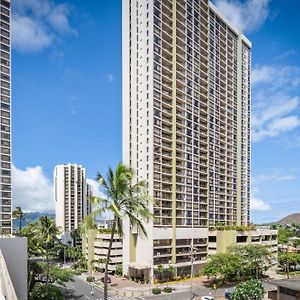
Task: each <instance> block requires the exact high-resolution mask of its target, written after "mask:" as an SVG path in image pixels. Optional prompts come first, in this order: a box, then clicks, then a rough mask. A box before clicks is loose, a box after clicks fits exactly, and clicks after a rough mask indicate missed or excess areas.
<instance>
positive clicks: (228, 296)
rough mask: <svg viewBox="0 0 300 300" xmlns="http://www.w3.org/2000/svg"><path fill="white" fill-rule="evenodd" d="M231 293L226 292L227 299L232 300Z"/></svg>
mask: <svg viewBox="0 0 300 300" xmlns="http://www.w3.org/2000/svg"><path fill="white" fill-rule="evenodd" d="M230 296H231V293H230V292H225V299H226V300H230V299H231V298H230Z"/></svg>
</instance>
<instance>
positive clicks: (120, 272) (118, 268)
mask: <svg viewBox="0 0 300 300" xmlns="http://www.w3.org/2000/svg"><path fill="white" fill-rule="evenodd" d="M115 274H116V275H117V276H122V275H123V267H122V264H118V265H116V271H115Z"/></svg>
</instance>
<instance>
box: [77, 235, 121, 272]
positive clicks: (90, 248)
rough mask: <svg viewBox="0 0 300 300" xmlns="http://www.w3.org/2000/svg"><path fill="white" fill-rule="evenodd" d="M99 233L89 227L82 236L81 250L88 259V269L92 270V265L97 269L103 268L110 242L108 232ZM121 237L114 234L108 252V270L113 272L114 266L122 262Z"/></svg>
mask: <svg viewBox="0 0 300 300" xmlns="http://www.w3.org/2000/svg"><path fill="white" fill-rule="evenodd" d="M106 231H107V232H104V233H101V229H100V230H96V229H90V230H88V231H87V233H86V234H84V235H83V236H82V252H83V255H84V257H85V258H86V259H87V261H88V269H89V271H91V270H92V265H93V266H94V267H96V268H99V269H104V267H105V262H106V257H107V251H108V248H109V242H110V233H109V230H107V229H106ZM122 247H123V246H122V238H121V237H120V236H119V235H118V234H115V236H114V240H113V243H112V249H111V253H110V260H109V264H108V271H109V272H114V271H115V270H116V266H117V265H120V264H122V251H123V250H122Z"/></svg>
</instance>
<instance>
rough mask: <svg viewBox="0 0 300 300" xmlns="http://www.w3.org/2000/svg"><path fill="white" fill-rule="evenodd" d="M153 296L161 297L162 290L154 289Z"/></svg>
mask: <svg viewBox="0 0 300 300" xmlns="http://www.w3.org/2000/svg"><path fill="white" fill-rule="evenodd" d="M152 294H153V295H159V294H161V289H160V288H153V289H152Z"/></svg>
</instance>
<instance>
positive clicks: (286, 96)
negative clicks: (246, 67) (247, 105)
mask: <svg viewBox="0 0 300 300" xmlns="http://www.w3.org/2000/svg"><path fill="white" fill-rule="evenodd" d="M252 83H253V93H252V99H253V106H252V109H253V112H252V140H253V141H254V142H258V141H262V140H264V139H265V138H270V137H276V136H279V135H280V134H282V133H285V132H288V131H291V130H293V129H295V128H297V127H299V126H300V117H299V104H300V98H299V96H298V92H299V91H298V87H299V86H300V68H299V67H297V66H288V65H286V66H283V65H263V66H256V67H255V68H254V69H253V72H252Z"/></svg>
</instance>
